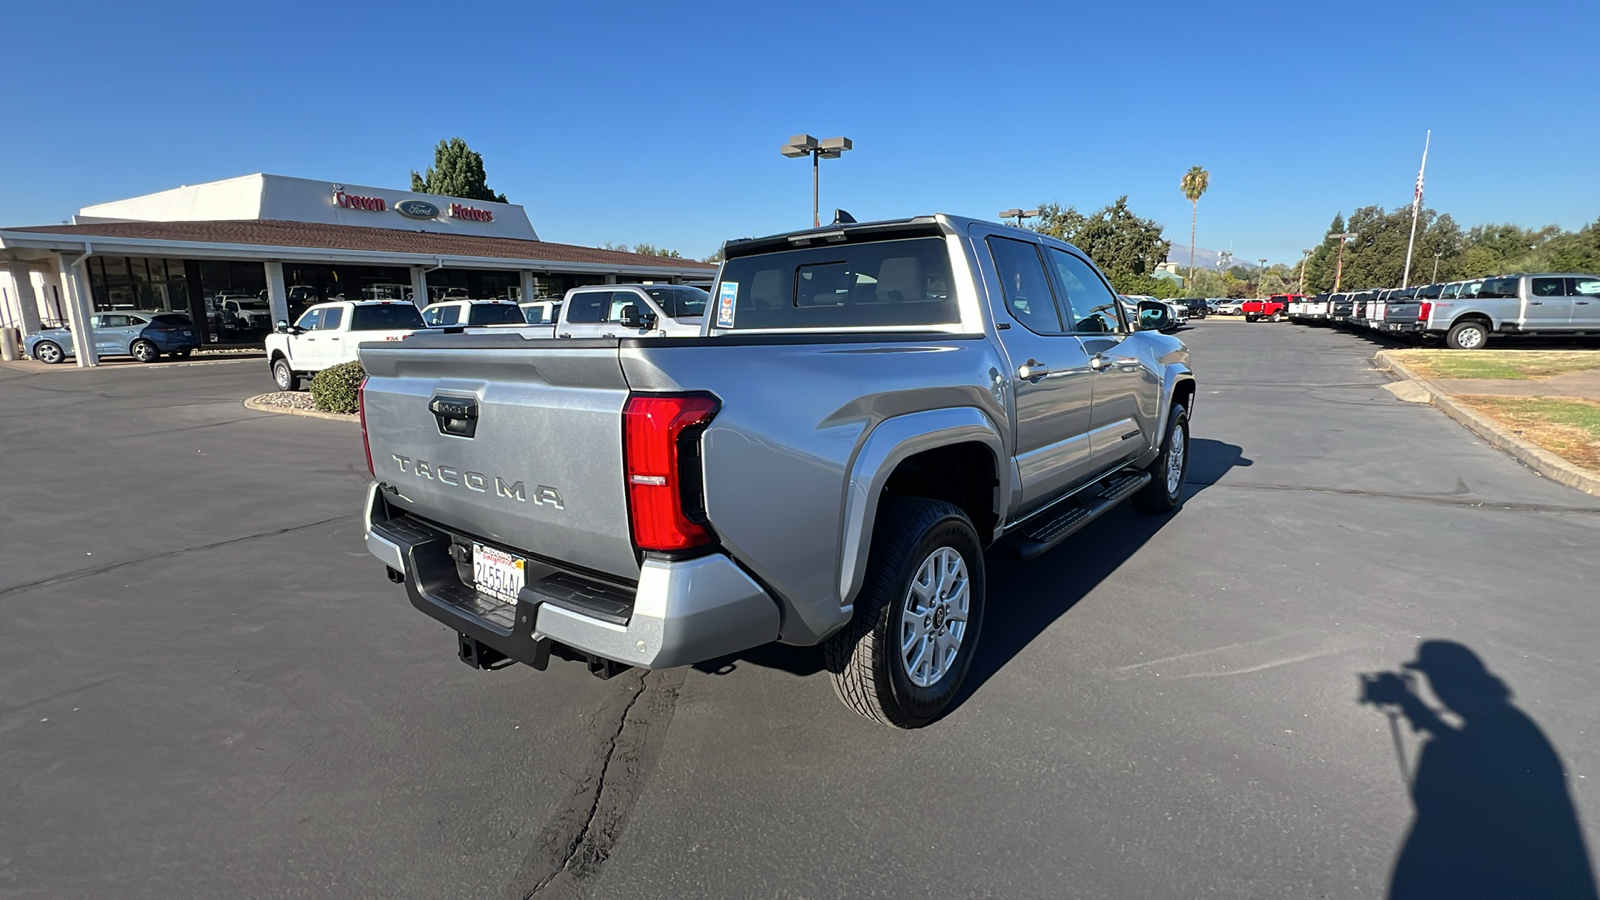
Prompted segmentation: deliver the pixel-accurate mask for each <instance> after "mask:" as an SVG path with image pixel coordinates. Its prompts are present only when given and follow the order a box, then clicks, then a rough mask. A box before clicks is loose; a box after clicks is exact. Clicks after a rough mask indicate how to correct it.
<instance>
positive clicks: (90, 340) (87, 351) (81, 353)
mask: <svg viewBox="0 0 1600 900" xmlns="http://www.w3.org/2000/svg"><path fill="white" fill-rule="evenodd" d="M56 270H57V273H58V274H59V275H60V278H61V293H62V295H63V296H62V298H61V299H62V301H63V305H65V306H66V308H67V327H68V328H70V329H72V352H73V353H74V354H75V355H76V356H77V359H78V366H79V367H80V368H84V369H87V368H89V367H90V366H98V365H100V354H99V353H97V352H95V349H94V330H93V329H92V328H91V327H90V326H89V319H90V317H91V316H93V315H94V308H93V307H94V304H93V303H92V302H91V301H90V299H89V284H88V281H89V280H88V279H87V278H84V277H83V263H82V262H79V263H77V264H76V265H74V264H73V260H72V256H71V254H68V253H60V254H57V255H56Z"/></svg>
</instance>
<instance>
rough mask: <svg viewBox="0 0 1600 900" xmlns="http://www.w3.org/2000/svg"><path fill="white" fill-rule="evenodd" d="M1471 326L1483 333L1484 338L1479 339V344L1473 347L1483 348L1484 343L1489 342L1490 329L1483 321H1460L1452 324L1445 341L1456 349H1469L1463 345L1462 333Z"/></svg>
mask: <svg viewBox="0 0 1600 900" xmlns="http://www.w3.org/2000/svg"><path fill="white" fill-rule="evenodd" d="M1471 328H1476V329H1477V330H1478V333H1480V334H1482V335H1483V338H1482V339H1481V340H1479V341H1478V345H1477V346H1476V347H1473V348H1471V349H1473V350H1482V349H1483V348H1484V345H1486V344H1488V343H1489V329H1487V328H1485V327H1484V326H1483V323H1482V322H1471V321H1468V322H1458V323H1456V324H1455V325H1452V326H1450V331H1449V333H1448V334H1446V335H1445V338H1446V340H1445V342H1446V343H1448V344H1449V345H1450V346H1451V347H1452V348H1453V349H1456V350H1465V349H1468V348H1466V347H1462V346H1461V333H1462V332H1463V331H1466V330H1468V329H1471Z"/></svg>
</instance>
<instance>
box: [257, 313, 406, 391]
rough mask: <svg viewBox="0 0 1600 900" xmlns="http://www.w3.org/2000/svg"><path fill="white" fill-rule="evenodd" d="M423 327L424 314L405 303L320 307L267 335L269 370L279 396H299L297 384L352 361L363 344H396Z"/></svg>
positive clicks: (279, 323)
mask: <svg viewBox="0 0 1600 900" xmlns="http://www.w3.org/2000/svg"><path fill="white" fill-rule="evenodd" d="M424 327H426V326H425V325H424V324H423V322H422V313H420V312H417V308H416V307H415V306H413V305H412V304H411V303H410V302H408V301H403V300H354V301H352V300H338V301H334V302H332V303H319V304H317V305H316V306H313V307H311V308H310V309H307V310H306V311H305V312H303V313H301V314H300V318H299V319H298V320H296V321H295V323H294V324H293V325H290V324H289V323H288V322H287V321H279V322H278V324H277V327H276V328H274V329H273V333H272V334H269V335H267V365H268V366H270V367H271V369H272V381H273V383H275V384H276V385H277V386H278V390H280V391H297V390H299V389H300V379H302V378H309V377H310V376H312V375H315V374H316V373H318V372H320V371H322V370H323V369H326V368H329V367H331V366H337V365H339V364H340V363H347V362H351V361H353V360H355V358H356V347H357V346H358V345H359V344H361V342H363V341H399V340H404V339H405V338H406V337H408V336H409V335H410V334H411V333H412V332H414V331H416V330H417V329H419V328H424Z"/></svg>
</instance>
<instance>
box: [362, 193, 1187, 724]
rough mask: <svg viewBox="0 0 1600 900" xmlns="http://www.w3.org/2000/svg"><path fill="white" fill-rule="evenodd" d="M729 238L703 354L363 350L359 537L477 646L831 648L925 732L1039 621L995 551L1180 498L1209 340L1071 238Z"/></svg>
mask: <svg viewBox="0 0 1600 900" xmlns="http://www.w3.org/2000/svg"><path fill="white" fill-rule="evenodd" d="M723 252H724V256H725V262H723V264H722V266H721V269H720V273H719V278H718V282H717V285H716V287H717V290H716V291H715V292H714V293H713V294H712V296H714V297H716V298H717V303H716V308H715V310H714V311H713V312H712V313H711V314H709V316H708V322H707V323H706V327H705V329H704V332H705V333H704V335H702V336H700V337H698V338H695V339H693V340H679V339H672V338H666V339H662V338H659V337H656V338H636V337H632V336H621V335H618V336H615V337H611V338H602V339H592V340H586V341H582V342H578V341H563V340H538V339H532V340H530V339H529V338H528V337H527V335H526V334H523V333H520V331H522V330H519V331H504V330H502V331H499V332H494V331H490V330H487V329H484V330H480V331H477V332H472V331H468V332H466V333H462V334H445V333H440V332H424V333H419V334H418V335H416V336H414V337H412V338H410V339H408V340H406V341H402V342H395V343H388V344H375V343H367V344H363V345H362V348H361V361H362V363H363V365H364V366H365V367H366V370H367V372H368V380H367V382H366V387H365V389H364V391H363V392H362V394H361V397H362V403H363V407H362V421H363V437H364V440H365V444H366V447H367V450H368V452H367V460H368V465H369V468H370V469H371V470H372V472H373V482H372V484H371V485H370V487H369V490H368V492H367V496H366V500H365V507H364V510H363V518H364V521H365V538H366V544H367V548H368V549H369V551H371V553H372V554H373V555H374V556H376V557H377V558H378V559H379V560H380V561H381V562H382V564H383V565H384V566H385V567H386V568H387V570H388V576H389V578H390V580H392V581H395V582H398V583H401V584H403V585H404V590H405V592H406V594H407V596H408V597H409V599H410V601H411V603H412V605H413V606H414V607H416V609H418V610H419V611H421V612H423V613H425V614H426V615H428V616H430V617H432V618H434V619H437V620H438V621H440V622H442V623H444V624H445V625H446V626H447V627H448V628H449V630H450V631H451V632H453V633H454V634H455V635H456V636H457V638H456V641H455V647H454V650H455V652H456V653H458V655H459V657H460V659H461V660H462V661H464V662H466V663H467V664H469V665H472V666H474V667H479V668H497V667H499V666H500V665H501V664H503V663H505V662H506V661H507V660H511V661H518V662H523V663H527V664H529V665H531V666H533V667H535V668H539V669H543V668H545V667H546V666H547V665H548V664H549V661H550V659H551V657H552V652H551V650H552V647H553V646H554V645H558V644H559V645H561V646H563V647H565V648H567V650H568V651H570V652H568V653H564V654H561V655H563V656H568V657H570V656H576V657H577V658H579V659H586V660H587V661H588V666H589V668H590V670H591V671H592V672H595V673H596V674H600V675H602V676H610V675H612V674H615V673H616V672H618V671H620V670H622V669H624V668H627V667H629V666H641V667H646V668H666V667H673V666H682V665H688V664H693V663H699V662H703V661H705V660H709V659H714V658H716V657H719V656H723V655H726V654H730V653H737V652H740V651H742V650H746V649H748V648H752V647H755V646H758V645H762V644H766V643H769V642H774V641H781V642H783V643H786V644H793V645H816V644H822V645H824V646H825V654H826V657H827V659H828V666H827V668H828V670H829V672H830V673H831V674H832V677H833V680H834V683H835V686H836V688H837V690H838V693H839V696H840V697H841V698H842V699H843V701H844V702H845V704H846V705H847V706H849V707H850V708H851V709H853V710H855V711H856V712H858V713H860V714H862V715H863V716H866V717H868V718H870V719H873V720H876V721H879V722H883V723H886V724H890V725H893V726H898V727H915V726H918V725H922V724H925V723H927V722H929V721H931V720H933V719H935V718H937V717H938V716H939V715H940V714H941V713H942V712H944V711H945V710H946V709H947V708H948V707H949V705H950V704H951V703H952V701H953V700H954V699H955V698H956V697H957V696H958V694H959V692H960V690H961V685H962V681H963V679H964V678H965V676H966V673H967V670H968V668H969V666H970V665H971V663H972V660H973V658H974V655H975V653H976V652H977V646H976V645H977V642H978V639H979V633H980V625H983V620H984V618H985V617H986V616H987V617H993V618H996V619H998V618H1001V617H1005V616H1008V615H1013V614H1015V613H1017V612H1018V611H1019V610H1018V609H1017V608H1016V607H1017V604H1015V603H1013V602H1010V601H1012V600H1013V599H1015V598H1004V599H1005V600H1006V601H1007V602H1004V603H1001V602H997V603H996V604H995V607H994V608H992V609H989V608H986V603H985V578H984V548H986V547H988V546H990V545H993V544H996V543H1003V544H1004V545H1005V546H1007V547H1008V548H1009V549H1010V550H1011V551H1012V552H1014V553H1015V554H1016V555H1018V556H1021V557H1023V558H1032V557H1037V556H1039V555H1041V554H1043V553H1045V552H1048V551H1049V550H1051V549H1053V548H1055V547H1058V546H1060V545H1061V544H1062V543H1063V542H1064V541H1066V540H1067V539H1068V538H1069V537H1070V536H1071V535H1073V534H1074V533H1076V532H1077V531H1079V530H1080V529H1082V528H1084V527H1086V526H1087V525H1089V524H1090V523H1091V522H1094V521H1095V520H1096V519H1097V517H1099V516H1100V515H1101V514H1103V513H1105V512H1106V511H1108V510H1110V509H1112V508H1114V507H1116V506H1117V505H1118V504H1119V503H1121V502H1122V501H1123V500H1125V499H1132V500H1133V502H1134V503H1135V504H1136V505H1138V506H1139V507H1140V508H1142V509H1144V510H1147V511H1151V512H1156V513H1165V512H1170V511H1171V510H1173V509H1175V508H1176V507H1177V506H1178V505H1179V504H1181V503H1182V502H1183V499H1184V480H1185V473H1186V467H1187V460H1188V450H1189V438H1188V435H1189V416H1190V410H1191V408H1192V407H1193V403H1194V396H1195V379H1194V376H1193V374H1192V372H1191V371H1190V369H1189V365H1188V351H1187V349H1185V347H1184V345H1183V343H1182V342H1181V341H1179V340H1178V339H1176V338H1174V337H1171V336H1168V335H1164V334H1159V333H1156V332H1155V331H1149V330H1143V329H1140V330H1135V329H1133V328H1132V327H1131V323H1130V322H1128V321H1127V320H1126V319H1125V318H1124V317H1123V315H1122V314H1121V307H1122V304H1121V303H1120V302H1119V300H1118V299H1117V296H1116V294H1115V293H1114V292H1113V290H1112V289H1111V287H1110V286H1109V283H1108V281H1107V280H1106V278H1105V277H1104V276H1103V275H1102V274H1101V273H1100V272H1099V270H1097V269H1096V268H1095V267H1094V264H1093V263H1091V262H1090V261H1089V260H1088V257H1086V256H1085V255H1083V254H1082V253H1081V252H1080V251H1078V250H1077V249H1076V248H1074V247H1072V246H1070V245H1068V244H1065V243H1063V242H1061V241H1058V240H1055V239H1053V238H1050V237H1047V236H1044V235H1039V234H1034V233H1032V232H1028V231H1025V230H1022V229H1018V228H1014V227H1008V226H1003V225H996V224H991V223H987V222H978V221H973V220H968V219H960V218H955V217H951V216H944V215H939V216H925V217H919V218H915V219H904V220H899V221H894V222H876V223H864V224H860V225H856V224H844V225H839V224H835V225H831V226H829V227H828V228H826V229H825V230H817V231H803V232H796V233H791V234H780V235H775V236H772V237H766V238H755V239H746V240H738V241H730V242H728V243H726V244H725V245H724V251H723ZM611 289H612V290H617V289H618V288H615V287H613V288H611ZM580 302H585V303H587V302H590V301H589V300H588V299H587V298H585V297H583V296H581V293H580V294H573V293H570V292H569V293H568V295H567V304H568V306H567V307H564V308H563V312H565V311H567V309H569V308H571V307H572V306H573V305H574V304H577V303H580ZM608 302H609V301H602V305H601V306H600V307H599V308H600V309H602V310H604V309H607V308H608V305H607V303H608ZM1146 313H1148V314H1149V315H1150V316H1151V324H1152V325H1161V324H1164V323H1163V321H1162V320H1164V319H1166V318H1167V317H1168V316H1169V311H1168V309H1167V307H1166V306H1165V305H1164V304H1153V303H1148V302H1146V303H1141V304H1140V314H1141V316H1143V315H1145V314H1146ZM511 351H514V352H511ZM1091 438H1092V439H1091ZM330 552H333V551H330ZM380 614H381V613H380ZM993 627H996V626H985V627H984V629H983V630H987V629H988V628H993Z"/></svg>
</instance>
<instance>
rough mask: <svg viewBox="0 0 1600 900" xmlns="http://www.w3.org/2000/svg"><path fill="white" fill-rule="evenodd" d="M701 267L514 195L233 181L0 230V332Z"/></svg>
mask: <svg viewBox="0 0 1600 900" xmlns="http://www.w3.org/2000/svg"><path fill="white" fill-rule="evenodd" d="M715 274H716V269H715V267H714V266H713V265H710V264H707V263H702V262H697V261H694V260H687V259H669V258H665V257H659V256H645V255H640V254H635V253H623V252H619V251H615V250H602V249H597V248H593V247H578V246H573V245H570V244H553V243H549V242H546V241H541V240H540V239H539V235H538V234H537V233H536V232H535V231H534V229H533V223H532V222H530V221H529V219H528V214H527V212H526V211H525V210H524V209H523V208H522V207H521V206H519V205H517V204H513V203H490V202H485V201H480V200H462V199H460V198H455V197H442V196H438V195H434V194H418V193H413V192H411V191H397V190H389V189H386V188H375V187H365V186H361V185H354V184H343V183H338V182H329V181H315V180H310V179H305V178H289V177H285V176H282V175H245V176H243V177H240V178H230V179H227V180H224V181H214V182H210V183H207V184H198V185H185V186H183V187H179V188H174V189H172V190H168V191H161V192H159V193H155V194H147V195H145V196H142V197H134V198H131V199H128V200H118V201H114V202H111V203H101V204H98V205H95V206H89V207H85V208H83V209H82V210H80V211H79V212H78V214H77V215H75V216H73V217H72V222H71V224H66V225H39V226H26V227H15V228H9V227H0V325H3V326H13V327H16V328H18V329H20V330H21V332H22V333H23V334H24V335H26V334H31V333H33V332H35V331H39V330H41V329H43V328H49V327H60V326H62V325H66V326H68V327H70V328H72V333H73V344H74V350H75V353H76V356H77V361H78V364H79V365H80V366H82V365H94V364H95V363H96V361H97V360H96V357H95V353H94V347H93V344H92V342H91V341H89V340H87V339H86V335H87V334H88V329H87V328H83V327H79V326H80V323H84V322H86V321H87V320H88V318H89V316H91V315H93V314H94V313H97V312H104V311H108V310H147V311H157V310H166V311H172V312H180V313H185V314H187V315H188V316H189V317H190V319H191V320H192V321H194V322H195V324H196V325H199V326H201V327H200V332H201V336H202V338H201V339H202V341H203V344H204V346H211V347H249V346H257V347H259V346H260V344H261V340H262V338H263V336H264V335H265V333H266V331H267V329H268V324H267V323H269V322H276V321H279V320H290V321H293V320H294V319H296V318H298V317H299V315H300V313H301V312H302V311H303V310H304V309H305V308H306V307H307V306H310V305H311V304H314V303H319V302H322V301H325V300H334V299H345V300H359V299H406V300H411V301H413V302H415V303H416V304H417V305H418V306H425V305H427V304H428V303H429V302H432V301H435V300H439V299H442V298H444V297H470V298H473V299H491V298H503V299H511V300H532V299H536V298H540V297H560V296H561V295H562V294H564V293H565V292H566V290H567V289H568V288H571V287H576V286H578V285H586V284H613V283H636V282H653V283H670V284H696V285H700V286H703V287H708V286H709V285H710V282H711V280H712V277H713V276H714V275H715Z"/></svg>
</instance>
